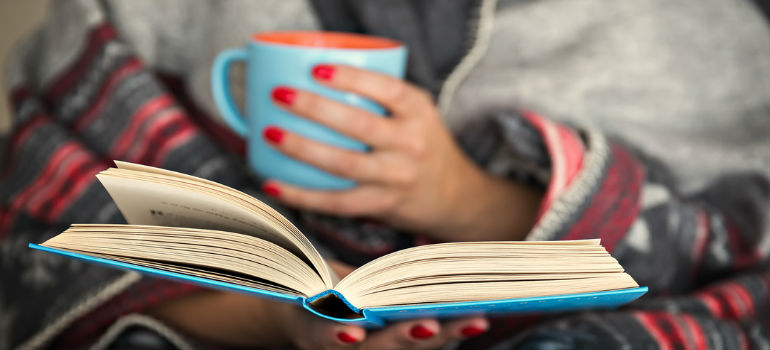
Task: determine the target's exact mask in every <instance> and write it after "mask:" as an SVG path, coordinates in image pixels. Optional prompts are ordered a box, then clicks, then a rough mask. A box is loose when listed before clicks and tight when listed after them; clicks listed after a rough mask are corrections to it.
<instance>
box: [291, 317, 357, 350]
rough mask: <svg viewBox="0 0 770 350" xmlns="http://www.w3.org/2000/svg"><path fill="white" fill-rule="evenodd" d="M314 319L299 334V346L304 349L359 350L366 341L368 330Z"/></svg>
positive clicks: (297, 340)
mask: <svg viewBox="0 0 770 350" xmlns="http://www.w3.org/2000/svg"><path fill="white" fill-rule="evenodd" d="M303 311H304V310H303ZM307 317H312V318H313V320H311V321H310V322H311V325H310V326H309V327H307V329H305V330H304V332H302V333H299V334H297V339H296V342H297V345H298V346H299V347H300V348H302V349H357V348H358V346H359V345H360V344H361V343H362V342H363V341H364V340H365V339H366V330H364V329H363V328H361V327H356V326H349V325H343V324H339V323H335V322H330V321H327V320H324V319H320V318H318V317H317V316H312V315H307Z"/></svg>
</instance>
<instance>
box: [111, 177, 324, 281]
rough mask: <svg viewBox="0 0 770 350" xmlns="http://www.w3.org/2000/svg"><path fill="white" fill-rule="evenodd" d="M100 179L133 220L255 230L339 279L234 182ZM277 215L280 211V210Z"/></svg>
mask: <svg viewBox="0 0 770 350" xmlns="http://www.w3.org/2000/svg"><path fill="white" fill-rule="evenodd" d="M97 178H98V179H99V180H100V181H101V182H102V184H103V185H104V186H105V188H106V189H107V191H108V192H109V193H110V196H112V198H113V200H114V201H115V203H116V204H117V205H118V208H119V209H120V210H121V212H122V213H123V216H124V217H125V218H126V220H127V221H128V222H129V223H131V224H136V225H157V226H174V227H192V228H204V229H214V230H223V231H230V232H237V233H244V234H249V235H254V236H255V237H259V238H262V239H265V240H267V241H270V242H273V243H275V244H277V245H279V246H281V247H283V248H284V249H286V250H288V251H290V252H291V253H293V254H295V255H296V256H298V257H300V258H301V259H303V260H305V261H306V262H307V263H308V264H309V265H310V266H312V267H314V268H315V269H316V271H318V273H319V275H320V276H321V277H322V279H324V281H326V283H327V284H328V285H329V286H330V287H331V286H332V285H333V283H334V282H335V281H334V277H333V275H331V274H330V269H329V267H328V266H327V265H326V263H325V262H324V261H323V259H322V258H321V256H320V254H318V252H317V251H316V250H315V248H313V246H312V245H311V244H310V242H309V241H308V240H307V238H306V237H304V236H302V235H301V233H299V232H298V231H297V233H292V232H287V228H286V226H287V224H282V223H281V222H280V221H279V220H277V219H276V218H275V216H270V215H269V213H268V214H265V213H264V212H263V211H260V210H257V209H255V206H254V205H253V203H251V204H250V203H247V201H248V199H250V200H251V201H254V202H258V201H257V200H256V199H253V198H251V197H248V196H246V195H245V194H242V193H240V192H237V191H235V190H232V189H230V188H229V187H226V186H223V185H218V186H217V187H214V186H208V185H207V183H206V181H203V180H201V181H197V182H196V179H197V178H195V177H192V176H189V177H187V178H183V179H175V178H173V177H169V176H164V175H162V174H146V173H143V172H137V171H131V170H123V169H108V170H105V171H103V172H102V173H100V174H99V175H97ZM227 190H229V191H230V192H237V193H238V194H239V196H235V195H231V194H228V192H227ZM244 197H246V198H244ZM260 203H261V202H260ZM261 204H262V205H263V206H266V205H265V204H263V203H261ZM275 215H279V216H280V214H278V213H277V212H276V213H275ZM281 218H283V217H282V216H281ZM283 220H286V219H285V218H283ZM286 222H287V223H288V220H286ZM288 225H291V224H290V223H288ZM291 227H293V225H291ZM295 229H296V228H295Z"/></svg>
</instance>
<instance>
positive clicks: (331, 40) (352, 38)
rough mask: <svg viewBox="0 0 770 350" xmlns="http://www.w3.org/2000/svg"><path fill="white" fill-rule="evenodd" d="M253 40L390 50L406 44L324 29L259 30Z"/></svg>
mask: <svg viewBox="0 0 770 350" xmlns="http://www.w3.org/2000/svg"><path fill="white" fill-rule="evenodd" d="M251 40H252V42H254V43H257V44H272V45H280V46H289V47H304V48H319V49H342V50H388V49H397V48H400V47H403V46H404V45H403V44H402V43H401V42H400V41H397V40H393V39H388V38H383V37H378V36H373V35H365V34H357V33H345V32H334V31H323V30H289V31H268V32H259V33H254V34H253V35H252V36H251Z"/></svg>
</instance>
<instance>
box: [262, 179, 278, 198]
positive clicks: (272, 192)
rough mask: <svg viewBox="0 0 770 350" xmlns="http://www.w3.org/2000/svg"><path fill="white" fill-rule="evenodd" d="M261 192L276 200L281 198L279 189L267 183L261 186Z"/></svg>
mask: <svg viewBox="0 0 770 350" xmlns="http://www.w3.org/2000/svg"><path fill="white" fill-rule="evenodd" d="M262 192H264V193H265V194H266V195H268V196H270V197H274V198H278V197H280V196H281V189H280V188H278V186H276V185H273V184H271V183H269V182H265V183H264V184H262Z"/></svg>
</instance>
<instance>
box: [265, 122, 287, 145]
mask: <svg viewBox="0 0 770 350" xmlns="http://www.w3.org/2000/svg"><path fill="white" fill-rule="evenodd" d="M283 134H284V132H283V130H282V129H280V128H277V127H274V126H268V127H266V128H265V130H263V131H262V135H263V136H265V138H266V139H268V140H269V141H270V142H272V143H274V144H280V143H281V140H283Z"/></svg>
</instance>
